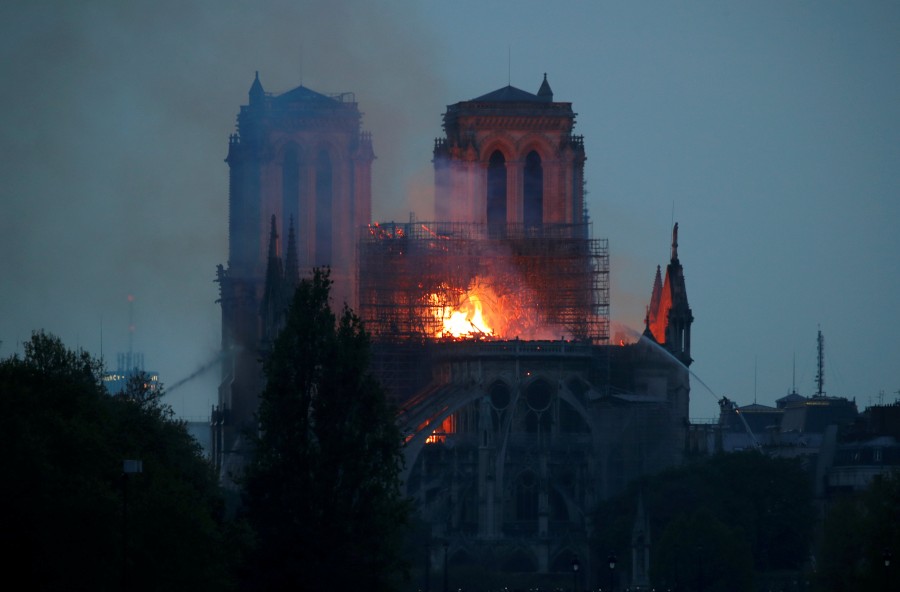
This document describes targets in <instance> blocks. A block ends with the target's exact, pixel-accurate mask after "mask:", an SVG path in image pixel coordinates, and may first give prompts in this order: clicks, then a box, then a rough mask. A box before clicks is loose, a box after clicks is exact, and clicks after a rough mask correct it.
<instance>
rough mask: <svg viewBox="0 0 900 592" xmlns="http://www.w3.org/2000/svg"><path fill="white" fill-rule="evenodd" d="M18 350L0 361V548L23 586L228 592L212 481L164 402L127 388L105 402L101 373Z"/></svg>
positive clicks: (46, 341)
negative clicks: (130, 466) (132, 468)
mask: <svg viewBox="0 0 900 592" xmlns="http://www.w3.org/2000/svg"><path fill="white" fill-rule="evenodd" d="M24 350H25V352H24V356H23V357H21V358H20V357H18V356H13V357H11V358H7V359H5V360H2V361H0V401H2V404H3V409H4V413H3V414H0V445H2V448H3V450H4V454H3V455H0V472H2V474H3V475H4V477H5V478H4V487H3V488H0V507H2V508H3V510H2V511H3V513H4V516H5V517H4V520H3V528H2V529H0V532H2V535H0V536H2V537H3V543H4V544H3V548H4V549H9V550H11V551H5V553H8V554H10V555H8V558H9V559H10V560H11V561H12V563H13V565H15V566H16V570H17V572H18V573H20V574H22V576H23V577H22V578H21V581H24V582H27V587H29V588H30V589H40V590H80V589H91V590H109V589H114V588H119V587H122V586H123V585H127V587H128V589H129V590H172V589H194V590H212V589H217V590H222V589H228V587H229V581H230V578H229V576H228V570H227V569H226V567H227V563H226V557H225V554H224V549H225V548H226V547H225V545H224V540H225V538H224V535H223V532H224V529H223V525H222V522H221V520H220V518H221V508H222V504H221V500H220V497H219V491H218V486H217V480H216V477H215V474H214V472H213V471H212V469H211V467H210V465H209V464H208V463H207V461H206V459H205V458H204V457H203V454H202V451H201V449H200V446H199V444H198V443H197V442H196V441H195V440H194V439H193V438H191V436H190V435H189V434H188V433H187V431H186V429H185V426H184V424H183V423H181V422H179V421H176V420H175V419H174V417H173V413H172V411H171V409H170V408H169V407H168V406H166V405H164V404H163V403H162V396H163V394H164V393H163V391H151V390H149V389H148V387H147V383H148V381H147V380H146V377H141V376H136V377H135V378H134V379H133V380H132V381H130V382H129V385H128V387H127V388H126V389H125V391H123V392H121V393H115V394H112V395H110V394H109V393H107V392H106V389H105V388H104V386H103V383H102V380H101V377H102V364H101V362H100V361H98V360H96V359H94V358H92V357H91V356H90V355H89V354H88V353H87V352H83V351H79V352H75V351H71V350H69V349H67V348H66V347H65V346H64V345H63V343H62V341H61V340H59V338H57V337H55V336H52V335H49V334H46V333H43V332H37V333H34V334H33V335H32V337H31V340H30V341H29V342H27V343H26V344H25V348H24ZM126 459H134V460H141V461H142V463H143V472H142V473H140V474H136V475H131V476H129V477H125V476H124V474H123V461H124V460H126ZM126 487H127V489H126ZM126 493H127V498H126V497H125V495H126ZM126 499H127V506H126ZM125 576H127V580H126V579H125Z"/></svg>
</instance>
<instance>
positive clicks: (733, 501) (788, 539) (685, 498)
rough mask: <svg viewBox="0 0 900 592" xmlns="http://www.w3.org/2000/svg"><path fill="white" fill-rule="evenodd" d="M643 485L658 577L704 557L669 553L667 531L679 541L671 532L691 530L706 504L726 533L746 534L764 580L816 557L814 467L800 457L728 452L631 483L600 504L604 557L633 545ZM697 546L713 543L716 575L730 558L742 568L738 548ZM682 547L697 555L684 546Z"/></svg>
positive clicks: (711, 565) (598, 544)
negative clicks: (736, 555) (813, 544)
mask: <svg viewBox="0 0 900 592" xmlns="http://www.w3.org/2000/svg"><path fill="white" fill-rule="evenodd" d="M638 491H641V492H642V497H643V500H644V506H645V509H646V512H647V514H648V516H649V519H650V521H651V525H650V528H651V533H652V534H651V536H652V539H653V541H654V543H653V549H652V550H651V562H652V563H653V566H652V568H653V569H652V570H651V571H652V572H653V574H654V577H655V578H660V579H662V580H665V581H666V582H668V583H669V584H672V583H673V578H675V577H676V576H679V573H678V570H679V569H681V570H685V569H687V567H689V566H693V567H696V565H697V562H696V561H694V560H692V559H690V558H689V557H688V556H687V555H685V556H679V555H677V554H674V555H673V554H672V553H673V551H672V550H671V549H670V550H669V551H665V552H663V548H664V546H663V542H662V539H661V538H660V537H661V536H662V535H663V533H666V532H668V533H669V540H670V542H672V541H675V540H677V538H678V537H676V535H674V534H672V533H674V532H684V531H685V529H686V528H687V526H685V524H687V523H689V522H691V520H693V519H694V517H695V516H696V514H697V512H698V511H700V510H702V511H703V512H704V513H706V514H707V515H708V516H709V517H710V521H711V523H712V522H715V523H716V524H717V525H720V526H721V527H722V529H724V530H722V529H720V530H721V531H722V532H724V531H727V532H729V533H731V536H732V537H734V539H735V540H738V541H740V545H741V548H742V549H743V550H744V555H746V557H748V558H749V559H750V560H751V563H750V567H751V569H752V570H753V571H754V572H755V573H756V579H757V580H762V579H764V577H765V576H764V574H771V573H773V572H797V571H798V570H801V569H802V568H803V567H804V563H805V562H806V560H807V558H808V557H809V548H810V541H811V540H812V534H813V526H814V518H815V514H814V507H813V504H812V486H811V479H810V477H809V474H808V473H807V472H806V471H805V470H804V469H803V468H802V466H801V465H800V463H799V462H797V461H796V460H795V459H783V458H771V457H768V456H766V455H763V454H760V453H758V452H745V453H734V454H723V455H718V456H715V457H711V458H706V459H702V460H700V461H696V462H692V463H690V464H687V465H685V466H682V467H678V468H676V469H673V470H670V471H667V472H664V473H661V474H659V475H655V476H652V477H647V478H645V479H642V480H641V481H639V482H636V483H634V484H632V486H631V487H630V488H629V491H627V492H626V493H625V494H623V495H621V496H619V497H617V498H614V499H611V500H609V501H607V502H604V503H603V504H602V505H601V506H600V508H599V509H598V512H597V514H596V516H595V522H596V524H597V525H598V529H597V533H596V534H595V540H594V542H593V545H594V549H595V553H596V554H597V558H598V559H599V560H602V559H603V557H605V554H606V553H608V552H609V550H611V549H628V548H630V546H631V542H630V538H631V530H632V527H633V524H634V516H635V512H636V507H637V500H638ZM717 528H718V527H717ZM707 534H708V535H709V536H708V537H707V538H710V539H711V540H715V539H716V536H718V535H716V533H715V532H711V533H707ZM679 536H680V535H679ZM672 544H673V545H674V543H672ZM695 546H702V547H703V548H704V549H708V550H707V552H706V554H705V564H704V565H705V570H706V571H707V572H709V574H713V573H714V572H715V570H716V569H718V567H720V566H723V565H732V566H733V567H734V569H737V568H738V567H740V568H741V569H743V564H740V565H739V563H740V562H738V563H734V561H735V560H733V557H734V555H731V556H729V555H728V553H726V552H725V551H726V550H728V546H727V545H726V546H722V545H720V544H718V543H709V542H705V543H704V542H702V541H700V542H697V543H696V544H695ZM673 548H674V547H673ZM681 552H682V553H689V554H692V555H693V554H695V551H694V550H693V549H690V548H687V547H684V545H682V548H681ZM667 553H668V555H666V554H667ZM666 557H668V559H667V558H666ZM729 557H732V558H729ZM685 573H686V572H684V573H681V574H680V577H681V583H682V584H684V583H685V582H686V580H685V579H684V576H685ZM695 576H696V574H695ZM722 581H725V580H722ZM654 582H655V583H658V584H661V583H662V582H661V581H657V580H654ZM711 582H712V580H708V585H707V589H709V590H712V589H713V588H711V587H710V586H711V585H712V583H711Z"/></svg>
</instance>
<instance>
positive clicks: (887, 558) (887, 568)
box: [881, 549, 893, 590]
mask: <svg viewBox="0 0 900 592" xmlns="http://www.w3.org/2000/svg"><path fill="white" fill-rule="evenodd" d="M881 558H882V559H883V560H884V589H885V590H890V588H891V559H893V556H892V555H891V552H890V551H888V550H887V549H885V550H884V553H882V554H881Z"/></svg>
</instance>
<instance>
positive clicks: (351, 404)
mask: <svg viewBox="0 0 900 592" xmlns="http://www.w3.org/2000/svg"><path fill="white" fill-rule="evenodd" d="M330 287H331V281H330V280H329V277H328V272H327V271H323V270H315V271H314V273H313V277H312V278H311V279H305V280H303V281H302V282H301V283H300V285H299V286H298V288H297V291H296V293H295V295H294V298H293V302H292V304H291V306H290V308H289V310H288V312H287V319H286V322H285V327H284V329H283V330H282V332H281V333H280V334H279V336H278V337H277V338H276V340H275V343H274V344H273V348H272V352H271V355H270V357H269V358H268V359H267V360H265V363H264V368H265V373H266V378H267V385H266V388H265V390H264V392H263V394H262V397H261V400H260V407H259V430H260V431H259V435H258V436H257V437H256V438H255V457H254V459H253V460H252V462H251V463H250V464H249V466H248V467H247V470H246V473H245V477H244V480H243V484H244V512H245V515H246V517H247V519H248V522H249V524H250V525H251V527H252V529H253V530H254V531H255V533H256V546H255V549H254V550H253V552H252V560H251V562H250V564H249V565H248V569H247V571H246V574H245V575H246V577H245V578H244V583H245V586H246V587H247V588H248V589H254V590H255V589H259V590H282V589H292V590H294V589H297V588H298V587H299V586H301V585H302V586H303V587H304V589H310V590H315V589H336V590H352V589H366V590H372V591H381V590H390V589H393V588H395V587H396V583H397V578H398V576H400V575H401V574H403V573H404V572H405V565H404V562H403V560H402V558H401V554H402V543H403V535H404V529H405V526H406V524H407V521H408V515H409V510H410V504H409V502H408V501H407V500H405V499H404V498H403V497H402V496H401V493H400V481H399V475H400V471H401V469H402V455H401V447H402V443H403V442H402V435H401V432H400V430H399V427H398V426H397V424H396V420H395V417H396V416H395V412H394V410H393V409H392V408H391V406H390V405H389V404H388V403H387V400H386V398H385V395H384V392H383V390H382V389H381V387H380V386H379V384H378V383H377V382H376V381H375V380H374V379H373V378H372V376H371V375H370V374H369V372H368V363H369V343H370V342H369V337H368V335H367V333H366V332H365V331H364V329H363V327H362V326H361V324H360V321H359V318H358V317H357V316H355V315H354V314H353V313H352V312H351V311H350V310H349V309H348V308H346V307H345V308H344V310H343V313H342V315H341V317H340V319H339V320H337V322H336V319H335V315H334V313H333V312H332V311H331V308H330V306H329V293H330Z"/></svg>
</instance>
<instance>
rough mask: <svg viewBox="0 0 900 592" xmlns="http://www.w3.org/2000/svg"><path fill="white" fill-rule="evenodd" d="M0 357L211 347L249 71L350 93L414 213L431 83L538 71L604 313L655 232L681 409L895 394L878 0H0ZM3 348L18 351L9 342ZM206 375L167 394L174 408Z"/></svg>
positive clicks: (385, 209) (892, 105)
mask: <svg viewBox="0 0 900 592" xmlns="http://www.w3.org/2000/svg"><path fill="white" fill-rule="evenodd" d="M0 48H2V60H0V75H2V80H3V81H4V84H3V88H2V91H0V121H2V130H3V131H2V134H0V249H2V257H0V278H2V280H0V340H2V344H0V356H6V355H9V354H11V353H12V352H13V351H16V348H17V347H20V346H19V345H18V344H20V343H21V341H23V340H25V339H27V338H28V336H29V334H30V332H31V330H33V329H40V328H44V329H47V330H48V331H52V332H54V333H56V334H58V335H59V336H60V337H62V338H63V340H64V341H65V342H66V343H67V344H69V345H70V346H81V347H85V348H87V349H89V350H90V351H92V352H94V353H99V351H100V347H101V328H102V347H103V353H104V355H105V356H106V357H107V359H110V358H113V359H114V356H115V354H116V353H117V352H120V351H125V350H127V349H128V342H129V339H128V325H129V304H128V301H127V296H128V295H129V294H132V295H134V297H135V302H134V319H135V333H134V348H135V349H136V350H139V351H142V352H144V354H145V358H146V366H147V367H148V369H155V370H158V371H160V372H161V374H162V380H163V381H164V382H166V383H168V384H174V383H176V382H177V381H179V380H181V379H182V378H184V377H186V376H188V375H189V374H191V372H193V371H194V370H195V369H196V368H198V367H200V366H202V365H203V364H204V363H206V362H207V361H208V360H209V359H211V358H212V357H213V356H214V355H215V352H216V350H217V348H218V345H219V331H220V328H219V311H218V307H217V305H216V304H215V299H216V297H217V291H216V285H215V284H214V283H213V279H214V277H215V266H216V264H218V263H224V262H225V257H226V252H227V240H226V227H227V166H226V165H225V163H224V162H223V159H224V157H225V153H226V148H227V139H228V134H229V133H231V132H232V131H233V129H234V121H235V116H236V114H237V111H238V108H239V106H240V105H241V104H245V103H246V102H247V90H248V89H249V87H250V83H251V82H252V80H253V73H254V71H256V70H258V71H259V72H260V78H261V80H262V82H263V85H264V86H265V88H266V90H267V91H273V92H282V91H286V90H289V89H291V88H293V87H295V86H297V85H298V84H300V83H301V82H302V83H303V84H304V85H306V86H309V87H311V88H313V89H315V90H318V91H321V92H326V93H330V92H342V91H353V92H355V93H356V97H357V100H358V101H359V104H360V108H361V110H362V111H363V112H364V113H365V116H364V126H365V127H366V128H367V129H369V130H370V131H372V132H373V136H374V144H375V151H376V155H377V157H378V158H377V160H376V162H375V166H374V172H373V175H374V190H373V195H374V199H373V201H374V204H373V209H374V215H375V217H376V219H379V220H387V219H400V220H405V219H407V218H408V217H409V213H410V212H411V211H415V213H416V215H417V216H418V217H419V218H420V219H426V218H429V217H430V216H431V215H432V202H431V195H430V184H431V181H432V173H431V146H432V142H433V139H434V138H435V137H436V136H438V135H440V133H441V129H440V122H441V119H440V118H441V114H442V113H443V111H444V108H445V107H446V105H448V104H450V103H455V102H457V101H460V100H466V99H471V98H474V97H476V96H479V95H481V94H484V93H486V92H489V91H492V90H495V89H497V88H499V87H501V86H505V85H506V84H507V83H508V82H510V83H512V85H513V86H517V87H519V88H522V89H524V90H528V91H531V92H536V91H537V88H538V86H539V85H540V82H541V79H542V76H543V73H544V72H546V73H547V74H548V79H549V81H550V84H551V86H552V88H553V90H554V92H555V99H556V100H560V101H571V102H572V103H573V107H574V109H575V111H576V112H577V113H578V123H577V127H576V131H577V133H580V134H583V135H584V137H585V146H586V151H587V156H588V161H587V164H586V177H587V183H588V191H589V207H590V213H591V216H592V219H593V221H594V235H595V236H598V237H607V238H609V239H610V250H611V253H612V285H613V293H612V295H613V301H612V315H613V319H614V321H616V323H618V324H620V325H621V326H625V327H631V328H634V329H638V330H640V329H641V319H642V317H643V311H644V307H645V306H646V304H647V301H648V300H649V296H650V288H651V285H652V280H653V274H654V272H655V269H656V265H658V264H662V265H665V263H666V261H667V259H668V255H669V242H670V237H671V225H672V222H673V221H677V222H679V228H680V235H679V239H680V240H679V243H680V245H679V254H680V256H681V261H682V263H683V264H684V267H685V274H686V277H687V282H688V283H687V288H688V295H689V298H690V303H691V306H692V308H693V310H694V316H695V319H696V321H695V323H694V331H693V356H694V358H695V360H696V362H695V364H694V366H693V367H692V370H694V372H695V373H696V376H697V378H698V379H699V380H702V382H703V383H705V384H706V385H708V386H709V389H710V390H711V391H712V392H709V391H707V390H706V389H704V388H703V387H702V386H701V385H700V384H699V382H695V384H694V390H693V394H692V409H691V415H692V416H693V417H698V418H699V417H710V416H712V415H714V414H715V412H716V409H717V407H716V404H715V401H716V398H717V397H719V396H722V395H727V396H729V397H731V398H734V399H736V400H737V401H738V402H739V403H749V402H752V401H753V399H754V396H755V397H756V398H757V399H758V401H759V402H760V403H766V404H772V403H773V402H774V400H775V399H776V398H778V397H780V396H782V395H784V394H785V393H787V391H788V390H790V388H791V385H792V364H793V360H794V359H795V358H796V382H797V388H798V390H799V391H800V392H801V394H811V392H812V391H813V389H814V384H813V379H814V376H815V354H816V351H815V346H816V331H817V330H818V329H819V328H820V327H821V330H822V331H823V333H824V335H825V339H826V367H825V374H826V385H825V386H826V391H827V392H828V393H829V394H835V395H845V396H850V397H856V399H857V401H858V403H859V404H860V405H861V406H865V405H867V404H869V403H871V402H874V401H875V400H877V398H878V394H879V391H881V390H883V391H885V393H886V398H887V399H888V400H893V399H894V398H896V393H895V392H894V391H897V390H900V364H898V361H900V345H898V340H897V338H896V336H897V335H898V333H900V312H898V308H900V280H898V271H900V238H898V237H900V235H898V232H897V226H898V222H900V194H898V193H900V4H898V3H896V2H859V3H848V2H842V3H833V2H815V3H813V2H784V1H779V2H766V1H756V2H727V1H726V2H723V1H717V2H712V1H710V2H642V3H634V2H566V3H557V5H551V3H547V2H545V1H544V2H534V1H524V0H519V1H515V2H499V1H498V2H474V1H457V2H413V1H408V2H407V1H400V0H397V1H387V2H377V3H376V2H367V1H362V0H360V1H356V2H352V1H334V0H330V1H323V2H288V1H275V0H272V1H257V2H241V3H239V2H226V1H219V0H216V1H213V0H209V1H200V2H174V1H155V2H149V1H148V2H127V3H124V2H114V1H108V2H101V1H85V2H79V3H63V2H35V1H28V2H17V1H12V2H5V3H3V4H2V6H0ZM19 351H20V350H19ZM215 386H216V380H215V376H214V374H207V375H206V376H205V377H204V378H201V379H198V380H195V381H192V382H189V383H187V384H185V385H184V386H182V387H180V388H178V389H175V390H174V391H173V392H172V394H171V396H172V401H171V402H172V404H173V406H174V407H175V409H176V411H178V412H183V413H185V414H186V415H188V416H200V415H203V414H205V413H207V410H208V407H209V405H210V404H212V403H213V402H214V401H215V397H216V394H215Z"/></svg>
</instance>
